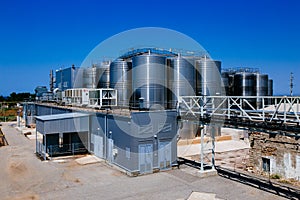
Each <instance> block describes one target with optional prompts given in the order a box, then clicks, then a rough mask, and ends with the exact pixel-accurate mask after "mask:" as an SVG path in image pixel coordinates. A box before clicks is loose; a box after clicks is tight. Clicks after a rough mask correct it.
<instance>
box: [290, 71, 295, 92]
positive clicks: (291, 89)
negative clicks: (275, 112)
mask: <svg viewBox="0 0 300 200" xmlns="http://www.w3.org/2000/svg"><path fill="white" fill-rule="evenodd" d="M293 80H294V76H293V72H291V75H290V95H291V96H293V87H294V83H293Z"/></svg>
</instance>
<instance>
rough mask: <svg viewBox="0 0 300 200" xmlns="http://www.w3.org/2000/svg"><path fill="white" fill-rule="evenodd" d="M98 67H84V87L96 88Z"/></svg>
mask: <svg viewBox="0 0 300 200" xmlns="http://www.w3.org/2000/svg"><path fill="white" fill-rule="evenodd" d="M95 82H96V67H95V66H93V67H88V68H84V71H83V87H84V88H96V85H95Z"/></svg>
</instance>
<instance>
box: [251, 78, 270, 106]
mask: <svg viewBox="0 0 300 200" xmlns="http://www.w3.org/2000/svg"><path fill="white" fill-rule="evenodd" d="M254 76H255V78H254V79H255V87H254V88H255V89H254V92H255V94H256V96H257V97H261V96H268V80H269V77H268V75H267V74H260V73H256V74H254ZM264 103H265V104H267V103H268V102H267V101H266V100H265V102H264ZM256 108H262V99H261V98H257V100H256Z"/></svg>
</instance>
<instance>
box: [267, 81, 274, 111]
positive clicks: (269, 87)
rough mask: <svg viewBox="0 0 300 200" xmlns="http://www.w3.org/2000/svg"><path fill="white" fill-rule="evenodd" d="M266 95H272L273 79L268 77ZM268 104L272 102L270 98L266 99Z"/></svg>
mask: <svg viewBox="0 0 300 200" xmlns="http://www.w3.org/2000/svg"><path fill="white" fill-rule="evenodd" d="M268 96H273V80H272V79H269V80H268ZM268 103H269V105H271V104H273V103H274V102H273V101H272V99H271V98H270V99H269V101H268Z"/></svg>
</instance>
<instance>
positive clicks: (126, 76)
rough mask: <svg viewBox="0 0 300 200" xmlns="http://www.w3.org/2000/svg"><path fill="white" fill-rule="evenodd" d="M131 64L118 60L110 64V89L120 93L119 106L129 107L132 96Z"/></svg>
mask: <svg viewBox="0 0 300 200" xmlns="http://www.w3.org/2000/svg"><path fill="white" fill-rule="evenodd" d="M131 68H132V64H131V62H127V61H124V60H122V59H117V60H115V61H113V62H112V63H111V64H110V88H113V89H116V90H117V92H118V97H117V99H118V106H124V107H128V106H129V100H130V97H131V95H132V80H131Z"/></svg>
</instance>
